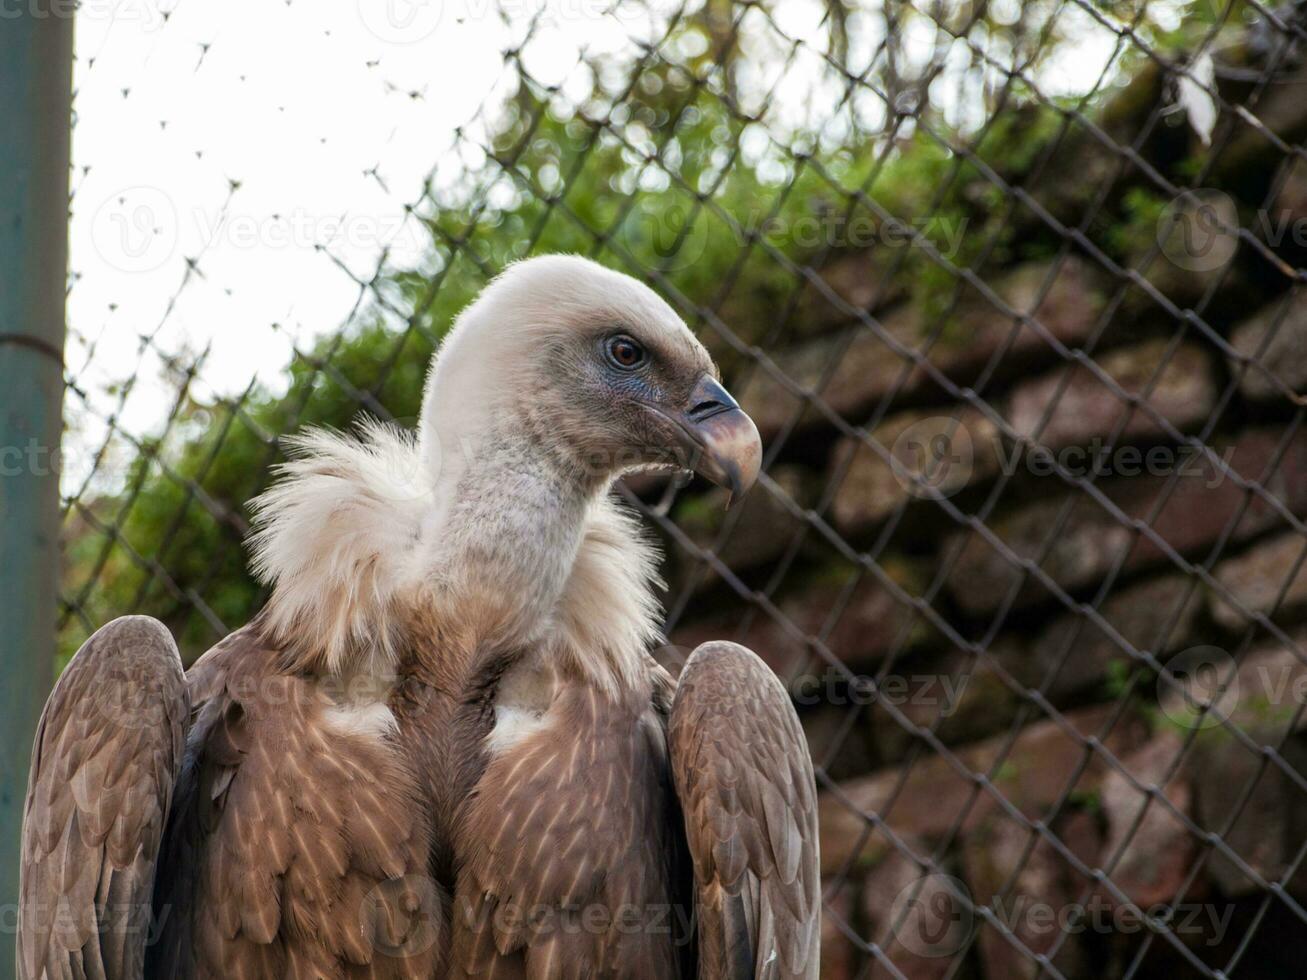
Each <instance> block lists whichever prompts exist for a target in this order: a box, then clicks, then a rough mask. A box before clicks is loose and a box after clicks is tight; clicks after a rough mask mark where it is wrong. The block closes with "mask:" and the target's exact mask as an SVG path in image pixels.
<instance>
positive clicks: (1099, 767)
mask: <svg viewBox="0 0 1307 980" xmlns="http://www.w3.org/2000/svg"><path fill="white" fill-rule="evenodd" d="M1113 711H1114V706H1112V705H1098V706H1094V707H1090V708H1082V709H1078V710H1076V711H1071V712H1068V713H1067V714H1066V716H1065V717H1066V719H1067V721H1068V722H1069V724H1070V725H1071V726H1072V728H1073V729H1074V730H1075V731H1077V732H1079V733H1081V734H1082V735H1083V736H1085V737H1088V736H1089V735H1091V734H1100V732H1101V729H1102V728H1103V726H1104V724H1105V723H1106V722H1107V721H1108V719H1109V718H1110V717H1112V714H1113ZM1100 737H1101V738H1102V740H1103V742H1104V744H1105V746H1106V747H1107V750H1108V751H1109V752H1111V753H1112V754H1113V755H1114V756H1116V757H1118V758H1119V757H1120V756H1121V755H1123V754H1125V753H1127V752H1129V751H1131V750H1133V749H1134V748H1135V747H1136V746H1138V745H1140V744H1142V742H1143V738H1144V730H1143V726H1141V725H1140V724H1139V723H1138V722H1137V721H1136V720H1135V719H1133V718H1131V717H1126V718H1124V719H1121V720H1118V722H1117V723H1116V724H1115V725H1113V726H1112V728H1111V730H1110V731H1108V732H1107V733H1106V734H1105V735H1101V734H1100ZM1007 743H1008V737H1007V735H1006V733H1005V734H1003V735H998V736H995V737H993V738H990V739H987V740H985V741H984V742H979V743H976V744H974V745H970V746H966V747H964V748H961V749H958V750H954V754H955V755H956V756H957V758H958V759H959V760H960V761H961V763H962V764H963V765H965V766H966V768H967V769H969V770H970V771H972V772H977V773H988V774H990V778H991V779H992V780H993V782H994V786H995V788H996V790H997V791H998V792H1000V793H1002V795H1003V797H1004V798H1005V799H1007V800H1008V801H1009V802H1011V803H1012V804H1013V805H1015V806H1017V807H1018V808H1019V809H1021V811H1022V812H1024V813H1029V814H1042V813H1043V812H1044V811H1045V810H1047V808H1048V807H1050V806H1051V805H1052V804H1053V803H1054V802H1055V801H1056V800H1058V799H1060V798H1061V797H1062V795H1063V794H1064V793H1072V792H1075V793H1080V794H1088V793H1092V792H1093V791H1094V790H1096V789H1097V787H1098V785H1099V783H1100V781H1101V779H1102V777H1103V774H1104V772H1105V771H1106V768H1107V767H1106V764H1105V762H1104V760H1103V758H1102V756H1101V755H1100V754H1098V753H1092V754H1091V755H1090V756H1089V758H1088V762H1087V763H1086V764H1085V767H1084V770H1083V772H1081V763H1082V762H1084V761H1085V758H1086V751H1087V750H1086V749H1085V748H1084V747H1083V745H1082V743H1081V740H1080V739H1077V738H1073V737H1071V735H1069V734H1068V733H1067V732H1066V731H1064V730H1063V729H1062V727H1061V726H1060V725H1058V724H1057V723H1056V722H1054V721H1051V720H1048V721H1037V722H1035V723H1034V724H1031V725H1028V726H1027V727H1026V728H1025V729H1023V730H1022V732H1021V733H1020V734H1019V735H1018V736H1017V738H1016V741H1015V743H1014V744H1013V745H1012V748H1011V751H1010V752H1008V753H1007V754H1006V756H1005V758H1004V761H1002V762H1001V763H1000V762H999V756H1000V753H1001V752H1003V750H1004V749H1005V748H1006V747H1007ZM1073 780H1074V785H1071V784H1072V781H1073ZM846 800H847V802H846ZM818 805H819V809H820V831H821V860H822V867H823V869H824V870H825V871H826V872H828V873H832V874H836V873H839V871H840V870H841V869H842V868H843V867H844V866H845V865H846V864H849V863H854V864H865V863H867V862H875V861H876V860H878V859H879V857H880V856H881V855H882V854H884V852H885V849H886V847H887V841H886V839H885V837H884V835H883V834H879V833H872V834H866V833H865V830H866V828H867V821H866V819H865V818H864V816H863V814H865V813H876V814H879V816H880V817H881V819H882V820H884V821H885V822H886V823H887V824H888V825H889V826H890V827H891V828H892V829H894V831H895V832H896V833H899V834H915V835H918V836H920V837H922V838H923V839H925V840H926V841H928V842H934V841H936V840H939V839H941V838H942V837H943V836H944V835H946V834H948V833H950V832H951V831H952V828H953V826H954V824H955V823H956V822H958V821H959V820H961V821H962V826H963V830H964V831H967V830H969V829H970V828H972V827H974V826H976V825H977V824H978V823H980V822H981V821H983V820H985V819H986V818H988V817H989V816H990V815H991V814H993V813H994V812H996V811H998V810H999V809H1000V807H999V805H998V802H997V800H996V799H995V797H994V795H993V793H992V792H988V791H985V790H980V791H979V792H977V791H976V785H975V783H974V782H973V781H972V780H971V779H967V778H963V777H962V776H961V775H960V774H959V773H958V771H957V770H956V769H955V768H954V767H953V766H952V765H950V764H949V762H948V761H947V760H946V759H944V758H942V757H940V756H938V755H934V754H930V755H927V756H923V757H920V758H918V759H917V760H916V761H915V762H914V763H913V764H912V765H911V766H909V767H907V768H906V769H904V770H900V769H899V768H898V767H893V768H889V769H885V770H882V771H880V772H877V773H873V774H871V775H869V776H864V777H862V778H860V779H853V780H849V781H847V782H844V783H841V784H840V794H839V795H836V794H834V793H823V794H821V796H820V799H819V803H818Z"/></svg>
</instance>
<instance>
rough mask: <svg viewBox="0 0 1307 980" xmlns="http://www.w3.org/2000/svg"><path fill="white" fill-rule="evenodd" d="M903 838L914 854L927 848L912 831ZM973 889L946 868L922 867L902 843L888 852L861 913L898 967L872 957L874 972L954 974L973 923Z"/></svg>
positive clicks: (927, 976)
mask: <svg viewBox="0 0 1307 980" xmlns="http://www.w3.org/2000/svg"><path fill="white" fill-rule="evenodd" d="M903 844H904V845H905V846H906V847H907V848H908V849H910V850H911V851H912V852H913V853H915V854H920V855H923V856H924V855H926V854H929V853H930V852H929V848H927V847H926V846H925V845H924V844H923V843H922V842H921V841H919V840H917V839H916V838H914V837H911V836H908V837H907V838H905V839H904V840H903ZM970 900H971V896H970V891H969V889H968V888H967V886H966V885H965V884H963V883H962V882H961V881H960V880H959V879H958V878H956V877H954V876H953V875H951V874H948V873H947V872H944V871H933V870H929V869H926V868H923V867H921V866H920V865H918V864H917V863H916V862H915V861H913V860H912V859H911V858H910V857H908V856H907V855H905V854H904V853H903V852H902V851H900V850H898V849H891V850H888V851H886V852H885V854H884V856H883V857H882V858H881V859H880V860H879V861H878V862H877V864H876V866H875V867H874V868H873V869H872V870H871V872H870V873H869V874H868V875H867V883H866V887H865V890H864V892H863V917H864V918H865V920H866V922H867V931H868V935H869V936H870V938H871V939H872V941H874V942H875V943H877V944H878V945H879V946H880V948H881V952H882V953H883V954H884V955H885V957H886V958H887V959H889V960H890V961H891V962H892V963H893V964H894V971H896V972H891V971H890V970H889V969H887V968H886V966H885V964H884V963H881V962H879V961H873V962H872V966H871V971H870V975H871V976H873V977H876V978H878V980H879V978H886V977H891V976H895V975H896V973H897V975H900V976H903V977H906V978H909V980H937V978H938V980H943V978H944V977H949V976H952V975H953V973H954V971H955V968H956V963H955V962H954V961H955V958H956V957H957V956H959V955H961V954H962V953H963V951H964V950H965V948H966V947H967V944H968V942H969V940H970V939H971V935H972V931H973V928H974V918H973V914H972V911H971V909H970V906H969V902H970Z"/></svg>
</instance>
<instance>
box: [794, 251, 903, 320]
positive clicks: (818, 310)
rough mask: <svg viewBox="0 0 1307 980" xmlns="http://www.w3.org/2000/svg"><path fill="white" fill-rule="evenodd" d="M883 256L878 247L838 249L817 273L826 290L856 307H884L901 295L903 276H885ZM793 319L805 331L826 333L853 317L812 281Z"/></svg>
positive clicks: (863, 308)
mask: <svg viewBox="0 0 1307 980" xmlns="http://www.w3.org/2000/svg"><path fill="white" fill-rule="evenodd" d="M885 258H886V255H885V253H884V251H882V250H878V249H870V248H868V249H859V250H857V251H847V252H840V253H839V254H837V255H835V256H834V257H833V258H830V259H828V260H827V261H826V262H825V263H824V264H823V265H822V266H821V268H820V269H818V270H817V274H818V275H819V276H820V277H821V279H822V282H824V283H825V284H826V287H827V289H829V290H830V292H832V293H834V294H835V296H837V297H838V298H839V299H840V300H841V301H842V302H843V303H847V304H848V305H849V306H851V307H853V308H854V309H855V310H866V311H869V312H870V311H874V310H879V309H883V308H884V307H886V306H889V305H890V304H891V303H895V302H897V301H898V300H900V299H902V298H903V280H902V277H892V278H891V277H887V276H886V271H887V270H886V263H885ZM794 319H795V320H796V321H797V322H798V323H800V324H802V325H803V330H804V332H805V333H818V332H825V331H826V330H829V329H830V328H831V327H833V326H838V325H840V324H847V323H849V322H850V321H852V320H855V319H856V315H850V314H849V313H848V312H847V311H846V310H844V309H843V308H842V307H841V306H840V305H839V304H837V303H833V302H831V300H830V299H829V298H828V297H827V296H826V294H825V293H824V292H823V291H822V290H821V289H818V288H817V287H816V286H815V285H814V284H813V283H811V282H808V283H805V284H804V287H803V292H802V295H801V296H800V298H799V305H798V309H797V311H796V314H795V317H794Z"/></svg>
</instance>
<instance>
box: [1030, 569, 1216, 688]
mask: <svg viewBox="0 0 1307 980" xmlns="http://www.w3.org/2000/svg"><path fill="white" fill-rule="evenodd" d="M1201 607H1202V599H1201V593H1200V592H1199V590H1197V589H1195V588H1194V585H1193V581H1192V580H1191V579H1189V578H1188V577H1187V576H1184V575H1166V576H1163V577H1161V578H1156V579H1152V580H1150V581H1147V582H1143V583H1141V584H1139V585H1135V586H1132V587H1130V588H1128V589H1124V590H1122V591H1120V592H1113V593H1112V594H1111V595H1110V596H1109V597H1108V598H1107V599H1105V600H1104V601H1103V603H1102V605H1101V606H1100V607H1099V610H1098V611H1099V615H1101V616H1102V617H1103V619H1104V620H1105V621H1106V622H1107V623H1108V625H1109V626H1111V627H1112V629H1114V630H1115V631H1116V632H1117V633H1119V634H1120V635H1121V638H1122V639H1124V640H1125V641H1126V642H1127V643H1129V644H1130V645H1131V646H1133V647H1134V648H1135V649H1136V650H1139V651H1145V650H1146V651H1150V652H1153V653H1161V652H1165V651H1170V650H1178V649H1180V648H1181V647H1183V646H1184V645H1185V644H1186V643H1188V642H1189V639H1190V637H1191V636H1192V634H1193V626H1194V618H1195V616H1196V615H1197V613H1198V610H1199V609H1200V608H1201ZM1164 631H1165V635H1163V632H1164ZM1033 654H1034V658H1035V661H1036V662H1037V663H1038V664H1039V671H1040V673H1041V675H1042V676H1051V678H1052V679H1051V680H1050V681H1048V682H1047V686H1046V687H1045V694H1046V695H1047V697H1048V699H1049V700H1050V701H1052V702H1053V703H1054V704H1060V703H1064V702H1066V701H1067V700H1069V699H1071V698H1074V697H1078V696H1081V695H1083V694H1086V693H1089V692H1092V691H1100V692H1101V691H1102V689H1103V686H1104V685H1105V684H1106V683H1107V682H1108V681H1109V680H1110V678H1111V676H1112V675H1111V670H1112V664H1113V663H1116V662H1122V663H1126V664H1128V663H1130V662H1131V661H1132V658H1131V657H1130V655H1129V654H1128V653H1127V652H1126V651H1125V650H1124V649H1123V648H1122V647H1121V646H1120V644H1119V643H1118V642H1117V641H1116V640H1115V639H1114V638H1112V637H1111V636H1109V635H1108V634H1107V633H1106V632H1104V631H1103V630H1102V629H1101V628H1100V627H1099V626H1098V625H1096V624H1095V623H1093V622H1092V621H1090V620H1089V619H1088V618H1087V617H1083V616H1078V615H1076V614H1074V613H1068V614H1066V615H1064V616H1060V617H1058V618H1057V619H1055V620H1054V621H1053V622H1052V623H1051V624H1049V625H1048V626H1047V627H1045V628H1044V630H1043V631H1042V632H1041V633H1040V634H1039V636H1038V637H1037V638H1036V639H1035V642H1034V644H1033ZM1049 672H1053V673H1051V674H1050V673H1049ZM1104 693H1105V692H1104Z"/></svg>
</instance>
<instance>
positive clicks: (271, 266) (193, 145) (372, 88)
mask: <svg viewBox="0 0 1307 980" xmlns="http://www.w3.org/2000/svg"><path fill="white" fill-rule="evenodd" d="M655 6H656V4H655ZM667 6H668V7H669V8H670V6H671V2H670V0H668V3H667ZM777 9H778V11H779V13H778V15H777V16H778V20H780V21H781V23H782V26H783V27H784V29H785V30H786V31H787V32H790V33H792V34H793V35H794V36H799V37H808V38H815V37H816V35H817V34H818V33H819V29H820V19H821V16H820V5H819V4H818V3H817V2H816V0H791V2H788V3H787V4H785V5H782V6H780V7H778V8H777ZM499 11H504V12H506V13H508V14H509V20H510V21H511V23H505V21H504V19H503V18H502V17H501V16H500V14H499ZM165 12H167V13H166V16H165ZM532 14H537V15H542V19H541V23H540V24H539V25H538V27H537V29H536V30H535V31H534V32H532V42H531V44H530V45H529V46H528V47H527V48H526V49H524V53H523V57H524V59H525V61H526V63H527V66H528V68H529V70H530V71H531V72H532V74H533V75H534V76H535V77H537V78H538V79H540V80H541V81H544V82H546V83H550V82H560V83H566V82H567V81H568V80H569V79H570V80H571V81H572V82H575V83H580V82H583V81H584V80H585V79H584V78H583V77H582V76H581V75H580V74H579V73H577V72H576V71H575V69H576V66H577V60H578V55H579V52H580V50H581V48H582V47H583V46H584V47H585V48H586V49H587V50H589V51H590V52H595V53H603V52H609V53H626V54H628V55H629V54H630V53H632V52H633V51H634V50H635V47H634V43H633V41H634V39H637V38H639V39H644V38H652V37H656V36H660V35H659V33H658V24H657V23H654V22H651V18H650V14H649V13H648V5H647V4H646V3H643V2H641V3H633V4H632V5H631V6H630V7H629V8H628V7H626V6H624V5H623V6H618V7H616V8H614V7H613V5H612V3H611V2H610V0H224V2H221V3H217V2H212V0H210V2H199V0H83V2H82V5H81V8H80V11H79V13H78V21H77V28H76V39H77V47H76V50H77V61H76V66H75V81H74V84H75V90H76V94H75V102H74V110H75V115H76V124H75V128H74V130H73V165H74V166H73V178H72V181H73V191H74V199H73V207H72V217H71V224H70V249H71V257H70V263H71V268H72V271H73V276H74V280H73V285H72V288H71V291H70V293H69V300H68V304H69V305H68V322H69V325H70V339H69V347H68V363H69V365H70V367H71V369H72V370H73V372H74V374H75V375H76V377H77V380H78V384H79V386H80V387H82V388H83V389H86V390H88V392H90V394H91V396H92V399H93V404H94V405H95V406H96V410H95V411H94V412H92V413H90V414H89V415H88V413H87V412H86V411H85V409H84V407H83V405H82V403H81V402H80V400H78V399H77V398H76V396H72V395H70V397H69V411H70V418H75V419H76V425H75V427H74V428H75V429H76V432H75V433H74V436H75V438H74V439H72V440H70V449H69V452H68V456H67V459H66V473H65V486H66V488H68V489H71V488H72V487H71V486H70V483H71V484H72V486H75V485H76V482H77V481H78V480H79V479H80V476H81V470H83V469H84V468H85V466H84V464H85V456H86V454H87V451H88V450H92V451H93V450H94V448H96V447H98V444H99V439H100V438H102V436H101V434H100V433H101V432H102V429H103V426H102V424H101V423H99V422H97V420H96V418H95V416H96V415H97V414H99V415H104V414H107V413H108V412H110V411H112V410H113V406H114V403H115V399H114V397H113V396H112V395H106V394H105V393H104V391H103V387H104V386H105V385H106V384H110V383H114V382H122V381H123V380H125V379H127V378H130V377H133V376H137V377H139V381H138V388H137V389H136V390H134V392H133V394H132V396H131V398H130V399H129V400H128V402H127V404H126V405H125V406H124V408H123V411H122V413H121V416H120V420H119V421H120V423H121V424H122V425H123V426H124V427H125V428H126V429H127V430H128V431H131V432H133V433H144V432H149V431H153V430H156V429H157V427H158V424H159V422H160V420H161V419H162V418H164V417H165V416H166V414H167V410H168V408H169V406H170V404H171V398H172V397H173V394H174V392H175V385H174V384H173V383H171V382H162V383H161V381H160V379H161V363H160V361H159V359H158V357H157V356H156V355H154V354H153V353H147V354H146V355H145V356H144V358H143V359H142V357H141V355H140V353H139V347H140V345H139V343H138V337H139V336H140V335H141V334H143V333H154V332H155V331H156V330H157V331H158V332H157V336H156V340H157V345H158V346H159V347H160V348H161V349H163V350H164V351H168V352H172V353H177V354H183V355H185V354H186V352H190V353H191V354H192V355H193V354H194V353H195V352H198V351H200V350H202V349H203V348H204V347H206V346H209V347H210V348H211V349H210V352H209V355H208V357H207V358H206V360H205V361H204V363H203V366H202V369H201V371H200V374H199V379H198V381H197V383H196V384H195V385H194V389H193V390H194V392H195V393H196V394H198V395H200V396H201V397H203V396H205V395H207V394H210V393H212V392H214V391H218V392H222V393H233V392H238V391H240V390H242V389H243V388H244V387H245V386H246V385H247V384H248V383H249V381H250V379H251V378H252V377H253V376H255V375H256V374H257V375H259V376H261V377H262V378H263V379H264V380H266V381H267V382H269V383H271V384H273V385H276V384H277V383H278V380H279V379H278V375H279V374H280V373H281V371H282V369H283V368H284V366H285V365H286V363H287V362H288V360H289V358H290V354H291V347H290V345H291V342H292V339H294V340H295V342H296V343H299V344H300V345H301V346H303V345H305V344H307V343H308V342H309V339H310V338H311V337H312V336H313V335H317V334H321V333H324V332H329V331H332V330H335V329H338V328H339V327H340V325H341V324H342V323H343V322H345V321H346V319H347V318H348V316H349V314H350V311H351V309H352V308H353V307H354V304H355V303H356V302H357V300H358V288H357V286H356V285H355V283H354V282H353V281H352V279H351V278H350V276H349V275H347V274H346V273H345V272H344V271H342V269H340V268H339V267H338V266H337V264H336V262H335V261H333V258H332V257H333V256H334V257H335V259H337V260H339V261H340V262H342V263H344V264H345V265H346V266H347V267H348V268H349V269H351V270H352V271H353V272H354V273H355V274H356V275H358V276H360V277H363V278H368V277H370V276H371V275H372V273H373V272H374V271H375V269H376V267H377V263H378V257H379V256H380V254H381V252H382V250H383V248H386V249H389V252H390V255H391V262H392V263H393V264H394V265H397V266H401V267H404V266H411V265H413V264H416V262H417V259H418V257H419V256H420V254H421V249H422V245H423V243H424V241H425V238H424V235H423V234H422V233H421V232H420V230H419V229H418V228H416V227H415V225H414V224H413V223H412V222H410V223H408V224H406V223H405V220H404V206H405V205H406V204H411V203H415V202H417V201H418V200H419V198H420V197H421V187H422V184H423V180H424V178H426V177H427V176H428V174H430V173H432V171H433V168H434V167H436V166H437V164H438V165H439V170H438V171H437V178H436V179H437V182H440V181H442V180H444V179H448V178H449V177H451V176H452V175H453V174H455V173H457V172H458V171H459V170H460V168H461V167H462V166H463V161H460V160H459V159H458V158H457V157H455V156H452V155H451V148H453V147H454V145H455V142H456V140H455V134H454V130H455V128H456V127H457V126H460V125H465V124H468V123H469V121H472V126H471V131H472V132H473V133H474V134H476V133H477V131H478V125H479V122H480V120H478V118H477V117H478V110H479V109H480V108H481V107H482V106H483V105H489V106H494V105H497V104H498V100H499V99H500V98H502V96H503V94H504V91H505V86H508V85H511V83H512V79H511V78H510V77H507V76H506V74H505V68H504V57H503V51H504V50H505V49H506V48H508V47H510V46H512V45H514V44H516V43H517V42H519V41H520V40H521V37H522V35H523V34H524V31H525V25H526V24H527V22H528V21H529V19H530V17H531V15H532ZM654 16H655V17H656V16H657V14H655V15H654ZM1105 34H1106V32H1103V35H1105ZM864 40H865V38H864ZM1105 44H1106V37H1105V36H1099V37H1097V38H1096V39H1093V40H1092V41H1091V39H1089V38H1088V37H1087V38H1086V44H1085V45H1082V46H1081V50H1079V51H1078V54H1077V58H1076V59H1075V61H1074V63H1068V64H1067V65H1065V66H1057V67H1056V68H1055V70H1054V76H1056V75H1057V74H1058V73H1063V72H1069V73H1070V77H1068V78H1066V79H1056V83H1057V84H1056V88H1057V89H1066V90H1075V89H1076V87H1077V86H1079V87H1082V88H1083V87H1085V86H1086V85H1087V84H1088V83H1089V81H1090V80H1092V77H1093V75H1094V74H1096V70H1097V69H1101V67H1102V63H1103V60H1104V59H1105V58H1106V57H1107V55H1108V53H1109V52H1110V48H1109V47H1107V46H1105ZM1086 49H1087V50H1088V51H1089V55H1088V56H1087V55H1086ZM792 72H793V74H792V76H791V77H788V78H786V83H785V85H783V86H782V89H781V91H780V95H781V97H782V100H784V99H788V100H789V101H790V103H792V104H793V106H794V107H795V111H796V112H803V113H811V112H813V110H814V105H813V100H812V99H811V98H810V95H811V93H810V92H809V91H808V90H809V89H810V88H811V87H812V86H814V85H816V84H817V82H816V79H817V76H818V75H820V74H821V71H820V68H819V67H815V66H813V65H812V64H809V65H808V66H807V67H805V66H804V64H803V63H802V62H800V63H799V64H798V65H797V66H796V67H795V68H794V69H793V70H792ZM805 73H806V74H805ZM565 90H566V89H565ZM816 108H817V109H819V108H820V107H819V106H817V107H816ZM462 152H464V153H466V152H467V145H466V144H464V145H463V147H462ZM467 162H471V163H475V162H476V161H475V160H471V161H467ZM233 182H239V188H238V189H236V190H235V191H233V190H232V183H233ZM188 258H192V259H193V258H198V259H199V264H198V272H197V273H194V274H192V275H191V278H190V280H189V281H188V282H187V283H186V285H185V287H184V288H182V282H183V278H184V277H185V276H186V274H187V259H188ZM274 323H276V324H279V325H280V327H281V329H273V328H272V324H274ZM88 342H89V343H90V344H93V345H94V348H93V356H92V350H91V349H88V347H87V346H86V344H87V343H88ZM79 455H80V456H81V457H82V463H83V465H82V466H79Z"/></svg>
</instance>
